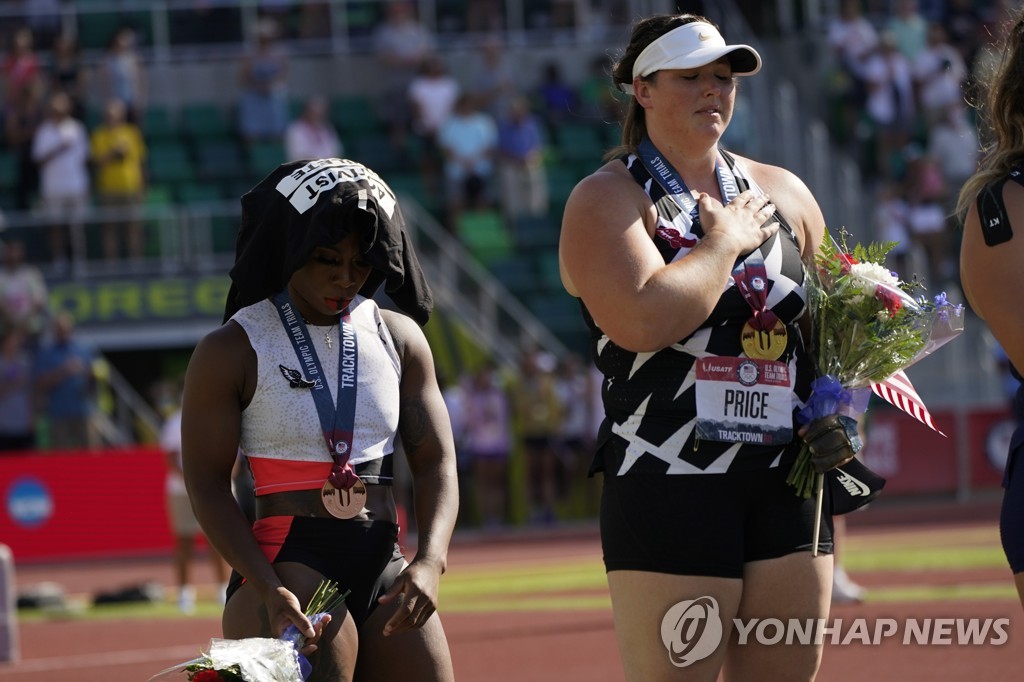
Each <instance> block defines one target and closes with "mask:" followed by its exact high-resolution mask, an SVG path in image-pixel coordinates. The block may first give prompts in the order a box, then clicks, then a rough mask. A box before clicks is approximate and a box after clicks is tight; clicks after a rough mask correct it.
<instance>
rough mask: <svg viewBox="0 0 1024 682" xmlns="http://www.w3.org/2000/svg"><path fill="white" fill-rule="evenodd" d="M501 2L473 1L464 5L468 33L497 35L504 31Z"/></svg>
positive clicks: (491, 0) (502, 3) (496, 0)
mask: <svg viewBox="0 0 1024 682" xmlns="http://www.w3.org/2000/svg"><path fill="white" fill-rule="evenodd" d="M504 4H505V3H504V2H502V0H473V2H467V3H466V31H467V32H468V33H499V32H501V31H503V30H504V29H505V7H504Z"/></svg>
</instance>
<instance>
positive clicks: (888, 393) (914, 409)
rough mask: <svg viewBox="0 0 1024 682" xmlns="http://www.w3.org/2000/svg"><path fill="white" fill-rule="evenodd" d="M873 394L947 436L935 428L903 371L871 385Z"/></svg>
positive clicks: (930, 416)
mask: <svg viewBox="0 0 1024 682" xmlns="http://www.w3.org/2000/svg"><path fill="white" fill-rule="evenodd" d="M871 392H872V393H874V394H875V395H877V396H878V397H879V398H882V399H883V400H885V401H886V402H888V403H890V404H892V405H894V406H895V407H898V408H900V409H901V410H903V411H904V412H906V413H907V414H909V415H910V416H911V417H913V418H914V419H916V420H917V421H919V422H921V423H922V424H924V425H925V426H927V427H928V428H930V429H931V430H932V431H934V432H936V433H938V434H939V435H941V436H945V435H946V434H944V433H942V431H940V430H939V429H938V428H937V427H936V426H935V422H933V421H932V415H931V414H930V413H929V412H928V408H927V407H925V406H924V402H923V401H922V400H921V396H919V395H918V394H917V391H916V390H914V385H913V384H912V383H910V377H908V376H907V373H906V372H904V371H903V370H900V371H898V372H896V373H895V374H893V375H892V376H891V377H889V378H888V379H886V380H885V381H880V382H877V383H873V384H871Z"/></svg>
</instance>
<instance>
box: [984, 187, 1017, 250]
mask: <svg viewBox="0 0 1024 682" xmlns="http://www.w3.org/2000/svg"><path fill="white" fill-rule="evenodd" d="M1008 180H1013V181H1014V182H1016V183H1017V184H1018V185H1021V186H1024V176H1022V174H1021V171H1020V169H1019V168H1016V169H1014V170H1012V171H1011V172H1010V173H1009V174H1008V175H1006V176H1005V177H1003V178H1000V179H999V180H996V181H995V182H993V183H991V184H988V185H986V186H985V188H984V189H982V190H981V192H979V193H978V200H977V205H978V221H979V222H980V223H981V234H982V236H983V237H984V238H985V243H986V244H987V245H988V246H996V245H998V244H1002V243H1004V242H1008V241H1010V240H1011V239H1013V228H1012V227H1011V226H1010V217H1009V216H1008V215H1007V214H1006V205H1005V204H1004V203H1003V185H1005V184H1006V182H1007V181H1008Z"/></svg>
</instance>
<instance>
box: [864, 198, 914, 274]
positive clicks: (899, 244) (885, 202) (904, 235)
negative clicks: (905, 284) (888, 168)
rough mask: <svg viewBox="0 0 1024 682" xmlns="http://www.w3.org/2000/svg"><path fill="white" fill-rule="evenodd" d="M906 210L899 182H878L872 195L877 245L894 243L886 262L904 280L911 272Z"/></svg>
mask: <svg viewBox="0 0 1024 682" xmlns="http://www.w3.org/2000/svg"><path fill="white" fill-rule="evenodd" d="M909 219H910V207H909V206H908V205H907V200H906V197H905V193H904V190H903V183H902V181H900V180H882V181H881V182H879V183H878V187H877V189H876V192H875V209H874V221H875V232H876V234H877V235H878V238H879V240H880V241H884V242H895V244H896V246H895V247H893V249H892V251H890V252H889V254H888V256H887V258H886V260H887V262H888V263H889V264H890V265H891V266H892V268H893V269H894V270H895V271H896V272H899V273H903V274H904V276H905V277H909V276H910V275H909V274H908V273H911V272H913V270H912V268H911V267H909V265H910V245H911V241H910V231H909V229H908V227H907V223H908V221H909Z"/></svg>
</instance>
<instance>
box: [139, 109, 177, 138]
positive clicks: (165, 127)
mask: <svg viewBox="0 0 1024 682" xmlns="http://www.w3.org/2000/svg"><path fill="white" fill-rule="evenodd" d="M139 127H140V128H141V129H142V135H143V137H145V139H146V143H147V144H153V143H154V142H158V141H159V142H163V141H167V140H174V139H175V138H177V137H178V124H177V122H176V121H175V119H174V115H173V114H172V113H171V111H170V109H168V108H167V107H162V106H159V105H150V106H148V107H147V108H146V110H145V111H144V112H143V113H142V124H141V125H140V126H139Z"/></svg>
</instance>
